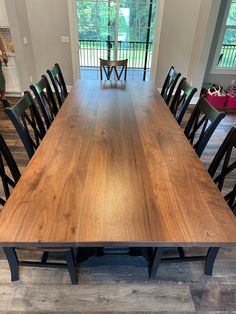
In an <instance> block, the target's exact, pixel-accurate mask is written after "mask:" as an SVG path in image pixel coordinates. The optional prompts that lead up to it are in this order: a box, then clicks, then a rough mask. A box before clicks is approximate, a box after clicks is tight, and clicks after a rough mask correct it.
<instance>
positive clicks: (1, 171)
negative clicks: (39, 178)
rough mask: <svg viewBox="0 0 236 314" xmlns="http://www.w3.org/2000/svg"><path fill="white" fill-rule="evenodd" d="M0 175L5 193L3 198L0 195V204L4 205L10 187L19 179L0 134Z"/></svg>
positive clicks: (14, 164)
mask: <svg viewBox="0 0 236 314" xmlns="http://www.w3.org/2000/svg"><path fill="white" fill-rule="evenodd" d="M6 167H8V169H9V171H8V170H7V169H6ZM0 176H1V180H2V186H3V191H4V194H5V199H4V198H2V197H0V204H1V205H2V206H4V205H5V203H6V200H7V199H8V197H9V196H10V188H14V187H15V185H16V183H17V182H18V180H19V179H20V171H19V169H18V167H17V164H16V162H15V160H14V158H13V156H12V154H11V152H10V150H9V148H8V146H7V144H6V142H5V141H4V139H3V137H2V135H1V134H0Z"/></svg>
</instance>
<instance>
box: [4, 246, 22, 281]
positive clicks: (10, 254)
mask: <svg viewBox="0 0 236 314" xmlns="http://www.w3.org/2000/svg"><path fill="white" fill-rule="evenodd" d="M3 250H4V253H5V255H6V258H7V261H8V264H9V267H10V271H11V281H17V280H19V261H18V258H17V255H16V251H15V249H14V248H13V247H4V248H3Z"/></svg>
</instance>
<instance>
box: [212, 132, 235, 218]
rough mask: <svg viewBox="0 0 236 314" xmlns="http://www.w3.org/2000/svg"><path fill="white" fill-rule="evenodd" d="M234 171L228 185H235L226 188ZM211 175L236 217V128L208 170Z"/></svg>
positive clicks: (230, 133)
mask: <svg viewBox="0 0 236 314" xmlns="http://www.w3.org/2000/svg"><path fill="white" fill-rule="evenodd" d="M233 154H234V155H233ZM233 171H234V176H233V177H231V178H230V179H229V180H228V181H229V182H228V184H227V185H233V186H231V188H228V189H226V188H225V182H226V179H227V178H228V177H229V176H230V175H231V176H232V172H233ZM208 172H209V174H210V175H211V177H212V178H213V180H214V182H215V183H216V185H217V186H218V189H219V190H220V191H222V192H223V193H224V197H225V200H226V201H227V203H228V204H229V207H230V208H231V209H232V211H233V213H234V214H235V215H236V202H235V198H236V126H234V127H232V128H231V130H230V131H229V133H228V135H227V136H226V138H225V140H224V141H223V143H222V144H221V146H220V148H219V150H218V152H217V153H216V155H215V157H214V159H213V160H212V162H211V165H210V167H209V169H208Z"/></svg>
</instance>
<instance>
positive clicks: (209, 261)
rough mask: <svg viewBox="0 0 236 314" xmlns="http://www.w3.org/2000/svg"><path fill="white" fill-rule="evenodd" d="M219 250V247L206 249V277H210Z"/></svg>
mask: <svg viewBox="0 0 236 314" xmlns="http://www.w3.org/2000/svg"><path fill="white" fill-rule="evenodd" d="M219 249H220V248H219V247H210V248H209V249H208V252H207V256H206V261H205V274H206V275H208V276H212V271H213V266H214V263H215V259H216V256H217V254H218V252H219Z"/></svg>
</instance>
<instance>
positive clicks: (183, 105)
mask: <svg viewBox="0 0 236 314" xmlns="http://www.w3.org/2000/svg"><path fill="white" fill-rule="evenodd" d="M196 91H197V88H195V87H194V88H193V87H192V86H190V85H189V84H188V82H187V81H186V79H185V78H183V79H182V80H181V81H180V83H179V85H178V87H177V90H176V92H175V94H174V96H173V98H172V100H171V103H170V111H171V112H172V114H173V115H174V117H175V118H176V121H177V122H178V123H179V124H181V122H182V119H183V117H184V114H185V112H186V110H187V108H188V106H189V104H190V101H191V100H192V98H193V95H194V94H195V93H196Z"/></svg>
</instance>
